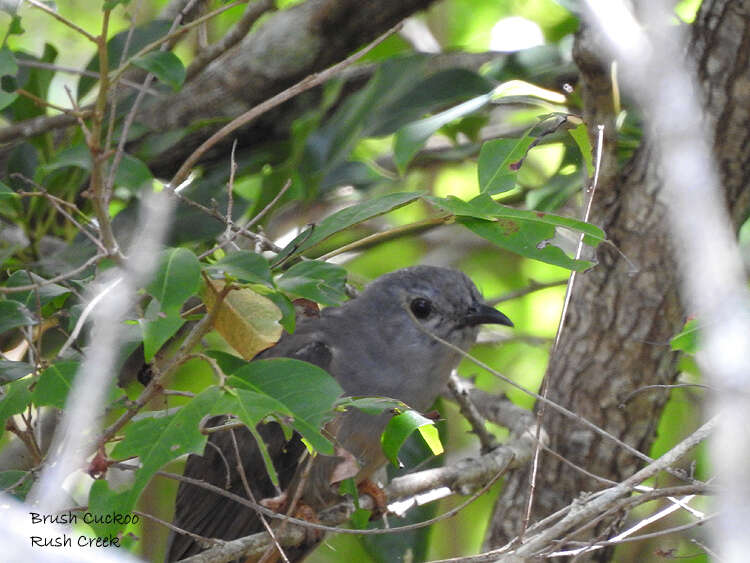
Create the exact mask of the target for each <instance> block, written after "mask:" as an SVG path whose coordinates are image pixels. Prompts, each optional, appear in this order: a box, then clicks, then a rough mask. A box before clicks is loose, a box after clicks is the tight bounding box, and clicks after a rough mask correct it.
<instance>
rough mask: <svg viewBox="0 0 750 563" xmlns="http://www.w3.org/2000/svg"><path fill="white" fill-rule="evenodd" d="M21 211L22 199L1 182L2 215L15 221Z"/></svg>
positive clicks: (0, 205)
mask: <svg viewBox="0 0 750 563" xmlns="http://www.w3.org/2000/svg"><path fill="white" fill-rule="evenodd" d="M20 211H21V198H20V197H18V194H17V193H16V192H14V191H13V190H11V189H10V188H9V187H8V186H6V185H5V184H3V183H2V182H0V213H2V214H3V215H6V216H7V217H10V218H11V219H14V218H15V217H17V216H18V213H19V212H20Z"/></svg>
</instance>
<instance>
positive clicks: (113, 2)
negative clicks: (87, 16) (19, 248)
mask: <svg viewBox="0 0 750 563" xmlns="http://www.w3.org/2000/svg"><path fill="white" fill-rule="evenodd" d="M118 4H122V5H123V6H127V5H128V4H130V0H106V1H105V2H104V4H102V11H107V10H113V9H114V8H115V7H116V6H117V5H118Z"/></svg>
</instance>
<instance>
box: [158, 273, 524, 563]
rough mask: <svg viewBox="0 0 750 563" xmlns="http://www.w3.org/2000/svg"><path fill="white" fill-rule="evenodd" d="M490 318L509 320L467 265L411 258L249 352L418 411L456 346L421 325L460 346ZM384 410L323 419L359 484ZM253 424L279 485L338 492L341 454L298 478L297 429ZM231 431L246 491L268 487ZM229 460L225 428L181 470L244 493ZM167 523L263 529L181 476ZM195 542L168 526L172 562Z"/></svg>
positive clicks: (312, 494)
mask: <svg viewBox="0 0 750 563" xmlns="http://www.w3.org/2000/svg"><path fill="white" fill-rule="evenodd" d="M488 323H494V324H501V325H507V326H513V323H512V322H511V321H510V319H509V318H508V317H506V316H505V315H504V314H503V313H501V312H500V311H498V310H496V309H495V308H493V307H490V306H488V305H486V304H485V303H484V302H483V300H482V297H481V295H480V293H479V291H478V290H477V288H476V286H475V285H474V283H473V282H472V281H471V280H470V279H469V278H468V277H467V276H466V275H465V274H463V273H461V272H459V271H457V270H453V269H449V268H439V267H433V266H415V267H411V268H404V269H402V270H397V271H395V272H392V273H390V274H386V275H384V276H381V277H380V278H378V279H377V280H375V281H373V282H372V283H370V284H369V285H368V286H367V288H366V289H365V290H364V291H363V292H362V294H361V295H360V296H358V297H357V298H356V299H353V300H351V301H348V302H346V303H345V304H343V305H341V306H340V307H328V308H325V309H323V311H322V312H321V314H320V316H319V317H314V318H302V319H299V320H298V323H297V328H296V330H295V332H294V334H284V335H283V336H282V338H281V340H280V341H279V342H278V343H277V344H276V345H275V346H273V347H272V348H270V349H268V350H265V351H264V352H262V353H261V354H259V355H258V356H257V358H278V357H284V358H295V359H299V360H304V361H307V362H310V363H312V364H315V365H317V366H319V367H321V368H323V369H325V370H326V371H328V373H330V374H331V375H332V376H333V377H334V378H335V379H336V380H337V381H338V382H339V384H340V385H341V387H342V388H343V389H344V393H345V394H346V395H350V396H382V397H390V398H392V399H397V400H400V401H403V402H404V403H406V404H407V405H409V406H410V407H411V408H413V409H416V410H418V411H424V410H425V409H427V408H429V407H430V405H432V403H433V402H434V401H435V399H436V398H437V396H438V395H439V394H440V392H441V391H442V390H443V388H444V386H445V385H446V383H447V381H448V379H449V377H450V374H451V371H452V370H453V369H454V368H455V367H456V366H457V365H458V363H459V361H460V359H461V357H460V354H458V353H457V352H456V351H455V350H452V349H451V348H449V347H448V346H445V345H444V344H442V343H441V342H438V341H437V340H436V339H434V338H432V337H431V336H430V334H428V333H431V334H434V335H436V336H439V337H440V338H442V339H444V340H446V341H448V342H450V343H451V344H454V345H455V346H458V347H459V348H461V349H463V350H468V349H469V348H470V347H471V346H472V345H473V344H474V343H475V341H476V337H477V334H478V332H479V325H481V324H488ZM418 324H419V325H421V326H417V325H418ZM390 416H391V415H390V414H389V413H382V414H380V415H370V414H365V413H363V412H361V411H358V410H356V409H352V410H349V411H347V412H346V413H344V414H342V415H340V416H339V417H337V419H335V420H334V421H333V423H332V424H330V423H329V426H328V429H329V430H330V429H331V428H334V430H333V432H334V433H335V441H336V444H337V447H342V448H344V449H345V450H347V451H348V452H349V453H351V454H352V456H353V457H354V459H356V460H357V462H358V464H359V467H360V469H359V472H358V473H357V474H356V477H355V481H356V482H357V483H360V482H362V481H364V480H366V479H368V478H369V477H370V476H371V475H372V474H373V472H374V471H376V470H377V469H378V468H380V467H381V466H383V465H384V464H385V463H386V458H385V456H384V454H383V452H382V449H381V445H380V435H381V433H382V432H383V430H384V429H385V426H386V424H387V422H388V419H389V417H390ZM218 422H221V421H220V420H214V421H212V423H218ZM257 429H258V432H259V433H260V435H261V436H262V438H263V440H264V441H265V442H266V445H267V448H268V451H269V453H270V456H271V458H272V459H273V461H274V465H275V467H276V471H277V473H278V476H279V481H280V485H281V487H282V490H286V491H288V490H293V489H294V488H295V487H296V484H297V483H298V482H300V481H301V482H302V483H303V486H302V487H303V488H302V491H301V496H300V500H301V501H302V502H303V503H304V504H306V505H307V506H309V507H311V508H312V509H313V510H315V511H317V510H319V509H321V508H323V507H325V506H328V505H330V504H332V503H333V502H334V501H335V500H336V499H337V498H338V494H337V489H338V486H337V485H336V484H332V482H331V481H332V474H333V471H334V469H335V468H336V467H337V465H339V464H340V463H342V458H340V457H336V456H324V455H318V456H316V457H315V458H314V461H313V462H312V466H311V467H310V469H309V474H308V475H307V477H306V478H305V479H302V480H301V479H300V474H301V473H302V468H303V466H304V465H305V464H301V463H300V459H301V457H302V455H303V454H304V452H305V446H304V445H303V443H302V441H301V440H300V438H299V436H298V435H296V434H295V435H294V436H292V438H291V439H290V440H286V439H285V437H284V433H283V431H282V429H281V427H280V426H279V425H278V424H277V423H265V424H259V425H258V427H257ZM234 433H235V437H236V440H237V444H238V446H239V451H240V458H241V459H242V463H243V467H244V471H245V474H246V475H247V478H248V481H249V482H250V483H249V484H250V488H251V491H252V493H253V495H254V497H255V498H256V499H257V500H260V499H264V498H269V497H273V496H275V495H276V494H277V490H276V488H275V487H274V485H273V484H272V483H271V480H270V479H269V477H268V475H267V473H266V470H265V468H264V465H263V459H262V457H261V454H260V452H259V450H258V447H257V446H256V443H255V439H254V438H253V437H252V434H250V432H249V431H248V430H246V429H244V428H242V429H239V430H237V429H235V431H234ZM234 459H236V454H235V449H234V445H233V443H232V438H231V435H230V433H229V432H216V433H212V434H211V436H210V438H209V441H208V444H207V446H206V449H205V451H204V453H203V455H202V456H198V455H194V454H193V455H190V457H189V458H188V460H187V463H186V465H185V471H184V474H185V475H186V476H189V477H192V478H196V479H203V480H205V481H207V482H209V483H212V484H214V485H216V486H219V487H223V488H226V489H227V490H229V491H231V492H233V493H236V494H238V495H240V496H242V497H245V496H246V493H245V490H244V487H243V484H242V482H241V478H240V475H239V473H238V471H237V470H236V468H235V464H234V463H233V462H232V460H234ZM227 460H229V463H228V462H227ZM174 524H175V525H176V526H177V527H179V528H182V529H184V530H187V531H190V532H193V533H195V534H198V535H200V536H203V537H209V538H218V539H224V540H230V539H236V538H239V537H242V536H246V535H250V534H253V533H256V532H260V531H263V529H264V528H263V526H262V524H261V522H260V521H259V519H258V516H257V514H256V513H255V512H254V511H252V510H251V509H248V508H246V507H244V506H242V505H240V504H238V503H235V502H234V501H232V500H229V499H227V498H226V497H222V496H220V495H217V494H215V493H213V492H211V491H207V490H206V489H203V488H200V487H197V486H195V485H191V484H188V483H185V482H182V483H180V486H179V489H178V492H177V503H176V509H175V518H174ZM315 545H316V543H315V542H312V543H311V544H309V545H303V546H301V547H300V548H294V549H290V550H288V551H285V553H286V555H287V557H289V559H290V560H291V561H295V560H300V559H302V558H304V557H305V556H306V555H307V554H309V552H310V551H311V549H312V548H313V547H314V546H315ZM203 549H204V548H203V547H202V546H201V545H200V544H199V543H198V542H196V541H195V540H194V539H192V538H191V537H189V536H186V535H179V534H175V533H174V532H173V533H172V534H171V536H170V544H169V546H168V553H167V560H168V561H178V560H180V559H183V558H185V557H188V556H190V555H194V554H196V553H198V552H200V551H202V550H203Z"/></svg>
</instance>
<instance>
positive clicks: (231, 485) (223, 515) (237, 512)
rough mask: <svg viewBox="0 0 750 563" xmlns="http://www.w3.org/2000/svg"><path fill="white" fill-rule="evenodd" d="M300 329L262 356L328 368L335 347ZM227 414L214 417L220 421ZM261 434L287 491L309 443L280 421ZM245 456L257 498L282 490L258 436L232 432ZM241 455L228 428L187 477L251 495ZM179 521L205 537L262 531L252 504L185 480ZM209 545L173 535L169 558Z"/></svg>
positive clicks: (192, 459) (193, 461)
mask: <svg viewBox="0 0 750 563" xmlns="http://www.w3.org/2000/svg"><path fill="white" fill-rule="evenodd" d="M311 336H313V335H312V334H310V333H307V335H306V336H305V334H304V333H302V332H301V331H300V332H299V333H295V334H294V335H287V336H285V337H284V338H282V339H281V341H279V343H278V344H277V345H276V346H274V347H273V348H270V349H268V350H266V351H265V352H263V353H262V354H260V355H259V356H258V357H259V358H273V357H286V358H295V359H298V360H303V361H307V362H310V363H312V364H315V365H317V366H318V367H321V368H323V369H328V368H329V366H330V364H331V360H332V357H333V354H332V351H331V349H330V348H329V347H328V345H327V344H325V343H324V342H322V341H320V340H315V339H311V338H310V337H311ZM222 420H223V417H215V418H213V419H211V420H210V421H209V424H211V425H217V424H220V423H221V422H222ZM257 429H258V432H259V434H260V436H261V437H262V438H263V441H264V442H265V444H266V447H267V449H268V453H269V455H270V457H271V459H272V460H273V463H274V467H275V468H276V472H277V474H278V476H279V484H280V486H281V488H282V490H284V489H286V487H287V486H288V485H289V483H290V482H291V480H292V477H293V476H294V474H295V472H296V470H297V466H298V464H299V459H300V456H301V455H302V453H303V452H304V450H305V446H304V444H303V443H302V441H301V440H300V438H299V435H297V434H296V433H295V434H294V435H293V436H292V438H291V439H290V440H289V441H287V440H285V438H284V433H283V431H282V429H281V427H280V426H279V425H278V424H276V423H268V424H259V425H258V427H257ZM233 432H234V435H235V438H236V440H237V446H238V449H239V452H240V458H241V459H242V465H243V467H244V471H245V476H246V477H247V481H248V484H249V485H250V490H251V491H252V493H253V496H254V497H255V500H256V501H259V500H261V499H264V498H269V497H273V496H275V495H276V494H278V491H277V490H276V488H275V487H274V485H273V483H272V482H271V480H270V478H269V477H268V474H267V472H266V469H265V465H264V463H263V457H262V455H261V453H260V450H259V449H258V446H257V444H256V442H255V438H253V435H252V434H251V433H250V431H249V430H247V429H245V428H235V429H234V430H233ZM236 460H237V455H236V452H235V449H234V444H233V442H232V435H231V432H229V431H224V432H215V433H213V434H211V436H210V437H209V439H208V442H207V444H206V449H205V451H204V453H203V455H202V456H199V455H195V454H191V455H190V456H189V457H188V460H187V463H186V464H185V471H184V475H185V476H187V477H192V478H193V479H201V480H204V481H206V482H208V483H211V484H212V485H216V486H217V487H221V488H223V489H226V490H228V491H230V492H232V493H235V494H237V495H239V496H241V497H243V498H247V493H246V491H245V488H244V486H243V484H242V479H241V476H240V474H239V472H238V471H237V469H236V466H237V463H236ZM174 525H175V526H177V527H178V528H181V529H183V530H187V531H189V532H192V533H194V534H198V535H200V536H202V537H206V538H219V539H224V540H231V539H236V538H240V537H243V536H247V535H250V534H253V533H256V532H260V531H262V530H263V525H262V523H261V522H260V520H259V519H258V516H257V514H256V513H255V512H254V511H253V510H252V509H250V508H247V507H245V506H243V505H241V504H238V503H236V502H234V501H232V500H230V499H228V498H226V497H224V496H221V495H218V494H216V493H214V492H212V491H208V490H206V489H204V488H201V487H199V486H196V485H192V484H188V483H185V482H182V483H180V486H179V488H178V490H177V502H176V506H175V517H174ZM203 549H204V548H203V547H202V546H201V545H200V544H199V543H198V542H197V541H196V540H194V539H193V538H191V537H190V536H187V535H184V534H177V533H175V532H171V533H170V538H169V542H168V544H167V561H179V560H180V559H184V558H185V557H188V556H190V555H194V554H196V553H199V552H200V551H202V550H203Z"/></svg>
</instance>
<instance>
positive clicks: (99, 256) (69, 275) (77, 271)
mask: <svg viewBox="0 0 750 563" xmlns="http://www.w3.org/2000/svg"><path fill="white" fill-rule="evenodd" d="M104 258H105V256H104V255H102V254H94V255H93V256H92V257H91V258H89V259H88V260H86V261H85V262H84V263H83V264H81V265H80V266H78V267H77V268H73V269H72V270H70V271H67V272H65V273H64V274H60V275H58V276H55V277H53V278H49V279H47V280H42V281H40V282H36V283H30V284H28V285H17V286H15V287H0V293H19V292H21V291H34V290H38V289H41V288H42V287H44V286H46V285H51V284H53V283H57V282H60V281H65V280H68V279H70V278H72V277H73V276H76V275H78V274H80V273H81V272H83V271H85V270H87V269H88V268H90V267H91V266H93V265H94V264H96V263H97V262H99V261H100V260H103V259H104Z"/></svg>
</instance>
